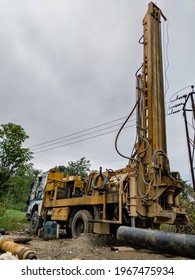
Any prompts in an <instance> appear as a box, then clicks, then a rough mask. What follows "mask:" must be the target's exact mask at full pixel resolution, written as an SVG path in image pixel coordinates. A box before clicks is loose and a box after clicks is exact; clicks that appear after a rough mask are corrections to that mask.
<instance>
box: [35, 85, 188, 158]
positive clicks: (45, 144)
mask: <svg viewBox="0 0 195 280" xmlns="http://www.w3.org/2000/svg"><path fill="white" fill-rule="evenodd" d="M185 88H187V87H185ZM185 88H183V89H185ZM183 89H182V90H183ZM182 90H180V91H182ZM180 91H178V92H180ZM178 92H176V93H178ZM176 93H175V94H176ZM175 94H174V95H175ZM174 95H173V96H174ZM167 103H172V102H171V101H168V102H166V104H167ZM135 114H136V113H134V114H132V116H134V115H135ZM167 115H169V114H167ZM126 118H127V117H121V118H118V119H115V120H112V121H109V122H106V123H103V124H100V125H96V126H93V127H90V128H87V129H84V130H81V131H79V132H75V133H71V134H68V135H65V136H62V137H59V138H56V139H53V140H49V141H45V142H41V143H39V144H36V145H33V146H31V147H30V149H32V150H34V153H35V154H37V153H41V152H45V151H49V150H53V149H57V148H60V147H64V146H68V145H72V144H75V143H79V142H83V141H86V140H89V139H93V138H96V137H100V136H103V135H107V134H110V133H113V132H115V131H118V129H116V130H112V131H109V132H106V133H101V134H98V135H94V136H92V137H87V138H84V139H80V140H77V141H73V142H70V143H67V144H64V145H59V146H55V147H52V148H48V149H44V148H47V147H50V146H54V145H57V144H60V143H63V142H68V141H71V140H75V139H78V138H81V137H85V136H88V135H91V134H93V133H97V132H100V131H103V130H107V129H110V128H113V127H116V126H118V125H121V124H122V123H118V124H115V125H112V126H108V127H105V128H102V129H99V130H95V131H92V132H89V133H85V134H82V135H79V134H81V133H84V132H87V131H90V130H94V129H96V128H100V127H103V126H106V125H108V124H111V123H114V122H117V121H120V120H123V119H126ZM131 121H135V119H133V120H129V122H131ZM133 126H135V124H134V125H131V126H127V127H125V128H128V127H133ZM76 135H78V136H76ZM71 136H75V137H72V138H70V137H71ZM67 138H69V139H67Z"/></svg>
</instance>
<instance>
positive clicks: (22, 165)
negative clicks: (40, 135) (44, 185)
mask: <svg viewBox="0 0 195 280" xmlns="http://www.w3.org/2000/svg"><path fill="white" fill-rule="evenodd" d="M26 139H28V135H27V134H26V132H25V131H24V129H23V128H22V127H21V126H20V125H17V124H13V123H8V124H2V125H1V128H0V195H1V193H2V191H4V192H5V191H8V189H9V188H10V187H11V186H13V185H14V186H15V185H16V184H15V181H16V177H17V176H19V177H21V176H23V175H25V174H26V172H27V171H28V170H29V169H30V168H31V167H32V164H30V163H29V161H30V160H31V159H32V152H31V151H30V150H29V149H28V148H23V147H22V144H23V143H24V141H25V140H26ZM17 180H19V179H17ZM20 180H21V179H20Z"/></svg>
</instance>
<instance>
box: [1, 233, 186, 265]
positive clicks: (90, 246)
mask: <svg viewBox="0 0 195 280" xmlns="http://www.w3.org/2000/svg"><path fill="white" fill-rule="evenodd" d="M5 236H7V237H10V238H13V237H17V236H20V237H27V238H30V239H31V240H30V241H28V242H27V243H25V244H24V246H26V247H29V248H31V249H32V250H33V251H35V252H36V256H37V259H38V260H184V259H185V258H182V257H178V256H171V255H163V254H158V253H155V252H151V251H147V250H142V249H139V250H137V249H136V250H135V249H133V248H131V247H128V245H127V244H122V243H121V242H119V241H117V240H116V239H115V238H114V237H112V236H106V235H96V234H90V235H85V236H80V237H78V238H76V239H73V238H67V237H66V235H64V234H62V235H60V238H59V239H55V240H47V241H46V240H44V239H43V238H42V237H38V236H32V235H30V234H29V233H28V232H27V231H21V232H19V231H17V232H6V235H5ZM0 254H1V253H0Z"/></svg>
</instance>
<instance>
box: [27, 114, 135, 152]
mask: <svg viewBox="0 0 195 280" xmlns="http://www.w3.org/2000/svg"><path fill="white" fill-rule="evenodd" d="M132 121H135V119H133V120H130V121H129V122H132ZM122 124H123V123H119V124H115V125H111V126H108V127H105V128H101V129H98V130H95V131H92V132H88V133H85V134H82V135H79V136H76V137H72V138H69V139H64V140H61V141H57V142H55V143H50V144H47V145H44V146H41V147H35V148H33V149H32V150H33V151H34V150H39V149H43V148H47V147H50V146H53V145H57V144H60V143H64V142H68V141H70V140H75V139H78V138H81V137H84V136H88V135H91V134H94V133H97V132H100V131H103V130H107V129H110V128H113V127H116V126H119V125H122Z"/></svg>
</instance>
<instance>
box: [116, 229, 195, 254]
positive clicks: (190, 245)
mask: <svg viewBox="0 0 195 280" xmlns="http://www.w3.org/2000/svg"><path fill="white" fill-rule="evenodd" d="M117 240H119V241H123V242H125V243H127V244H129V245H131V246H132V247H134V248H140V249H147V250H151V251H156V252H158V253H163V254H166V253H167V254H171V255H176V256H181V257H186V258H192V259H195V235H187V234H179V233H171V232H163V231H158V230H150V229H149V230H148V229H141V228H135V227H126V226H121V227H119V228H118V230H117Z"/></svg>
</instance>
